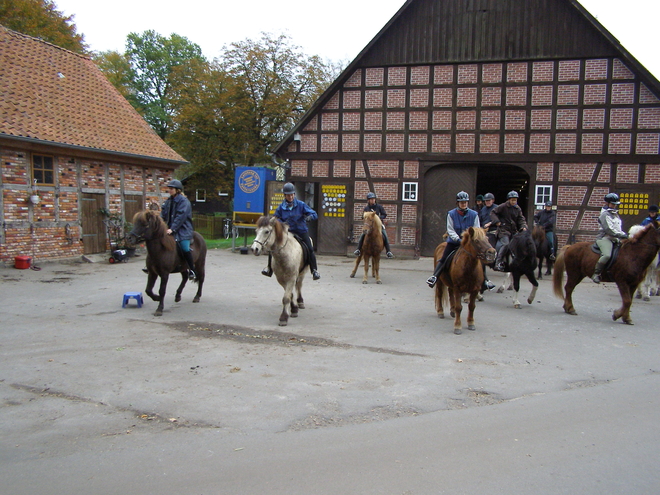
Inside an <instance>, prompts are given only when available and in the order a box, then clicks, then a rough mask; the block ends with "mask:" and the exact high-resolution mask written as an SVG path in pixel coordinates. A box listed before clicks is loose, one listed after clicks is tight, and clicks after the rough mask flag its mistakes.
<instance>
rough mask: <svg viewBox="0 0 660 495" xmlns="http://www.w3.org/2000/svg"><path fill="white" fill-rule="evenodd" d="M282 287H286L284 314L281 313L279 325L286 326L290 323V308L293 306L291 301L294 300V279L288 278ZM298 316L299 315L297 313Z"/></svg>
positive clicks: (283, 298)
mask: <svg viewBox="0 0 660 495" xmlns="http://www.w3.org/2000/svg"><path fill="white" fill-rule="evenodd" d="M282 287H284V297H282V314H280V322H279V325H280V326H281V327H285V326H286V325H287V324H288V323H289V314H290V313H289V310H290V309H289V308H290V307H291V301H292V300H293V287H294V281H293V280H288V281H287V282H286V283H285V284H283V285H282ZM296 316H298V314H297V313H296Z"/></svg>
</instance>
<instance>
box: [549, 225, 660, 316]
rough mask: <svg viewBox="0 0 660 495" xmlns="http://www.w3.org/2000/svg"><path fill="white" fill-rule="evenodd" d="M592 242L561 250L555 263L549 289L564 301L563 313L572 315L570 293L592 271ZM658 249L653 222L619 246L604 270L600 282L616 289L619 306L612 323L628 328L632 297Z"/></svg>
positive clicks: (659, 235) (659, 240)
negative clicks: (615, 254)
mask: <svg viewBox="0 0 660 495" xmlns="http://www.w3.org/2000/svg"><path fill="white" fill-rule="evenodd" d="M592 245H593V242H588V241H587V242H578V243H577V244H573V245H571V246H565V247H563V248H562V249H561V251H560V253H559V256H557V261H556V262H555V273H554V275H553V289H554V293H555V295H556V296H557V297H559V298H562V299H564V306H563V307H564V311H565V312H566V313H568V314H571V315H576V314H577V312H576V311H575V307H574V306H573V299H572V295H573V290H574V289H575V287H576V286H577V285H578V284H579V283H580V282H581V281H582V279H583V278H584V277H591V276H592V275H593V273H594V269H595V267H596V262H597V261H598V257H599V255H598V254H597V253H595V252H593V251H592V249H591V246H592ZM658 249H660V232H658V223H657V222H654V223H651V224H649V225H647V226H646V227H644V229H643V230H641V231H640V232H639V233H638V234H637V235H635V236H634V237H632V238H630V239H627V240H624V241H622V242H621V248H620V250H619V254H618V256H617V258H616V260H615V261H614V263H613V264H612V266H611V267H610V268H608V269H605V270H603V273H602V275H601V279H602V280H603V281H604V282H615V283H616V285H617V287H618V288H619V294H620V295H621V302H622V305H621V307H620V308H619V309H617V310H616V311H614V313H613V314H612V319H613V320H614V321H616V320H618V319H619V318H621V319H622V321H623V322H624V323H627V324H628V325H632V324H633V322H632V319H631V317H630V305H631V304H632V296H633V294H634V292H635V290H636V289H637V287H638V286H639V284H640V282H641V281H642V279H643V278H644V273H645V271H646V267H648V266H649V265H650V264H651V262H652V261H653V260H654V259H655V257H656V255H657V254H658ZM564 270H566V274H567V277H566V285H565V286H564V290H565V293H566V295H565V296H564V293H563V292H562V283H563V279H564Z"/></svg>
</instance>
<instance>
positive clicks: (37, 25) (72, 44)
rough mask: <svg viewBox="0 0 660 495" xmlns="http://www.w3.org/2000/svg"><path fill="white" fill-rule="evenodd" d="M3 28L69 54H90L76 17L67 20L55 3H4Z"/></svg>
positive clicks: (0, 11)
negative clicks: (62, 49) (43, 42)
mask: <svg viewBox="0 0 660 495" xmlns="http://www.w3.org/2000/svg"><path fill="white" fill-rule="evenodd" d="M0 24H1V25H3V26H5V27H6V28H9V29H13V30H14V31H18V32H19V33H23V34H27V35H28V36H33V37H35V38H39V39H42V40H44V41H47V42H49V43H52V44H54V45H57V46H61V47H62V48H66V49H67V50H71V51H74V52H78V53H87V50H88V47H87V45H86V44H85V40H84V37H83V35H82V34H78V33H77V31H76V25H75V24H74V23H73V16H72V15H71V16H68V17H64V14H63V13H62V12H60V11H58V10H57V6H56V5H55V3H54V2H52V1H51V0H0Z"/></svg>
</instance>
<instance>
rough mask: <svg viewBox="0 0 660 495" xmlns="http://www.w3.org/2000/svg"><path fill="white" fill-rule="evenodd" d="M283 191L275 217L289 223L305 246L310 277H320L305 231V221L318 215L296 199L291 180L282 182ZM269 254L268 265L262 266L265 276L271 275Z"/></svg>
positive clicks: (310, 243) (290, 229)
mask: <svg viewBox="0 0 660 495" xmlns="http://www.w3.org/2000/svg"><path fill="white" fill-rule="evenodd" d="M282 192H283V193H284V201H282V204H281V205H280V206H278V207H277V210H275V217H276V218H277V219H278V220H280V221H281V222H283V223H286V224H288V225H289V232H291V233H292V234H295V235H297V236H298V237H300V239H301V240H302V241H303V242H304V243H305V246H307V251H308V252H309V269H310V271H311V272H312V278H313V279H314V280H318V279H320V278H321V275H319V272H318V269H317V266H316V255H315V254H314V246H312V240H311V239H310V238H309V233H308V232H307V222H308V221H310V220H316V219H317V218H318V215H317V214H316V212H315V211H314V210H312V209H311V208H310V207H309V206H307V204H305V203H304V202H303V201H300V200H298V199H296V188H295V187H294V185H293V184H291V182H287V183H286V184H284V187H283V188H282ZM270 263H271V256H270V255H268V266H267V267H266V268H264V269H263V270H262V271H261V273H262V275H265V276H267V277H270V276H272V275H273V269H272V268H271V264H270Z"/></svg>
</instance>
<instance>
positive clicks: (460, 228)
mask: <svg viewBox="0 0 660 495" xmlns="http://www.w3.org/2000/svg"><path fill="white" fill-rule="evenodd" d="M480 226H481V225H480V223H479V216H478V215H477V212H476V211H474V210H471V209H470V208H468V209H467V211H466V212H465V213H464V214H461V213H460V211H459V210H458V208H454V209H453V210H451V211H450V212H449V213H448V214H447V233H448V234H449V239H447V242H453V243H454V244H460V243H461V236H462V235H463V232H464V231H466V230H467V229H469V228H470V227H476V228H479V227H480Z"/></svg>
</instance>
